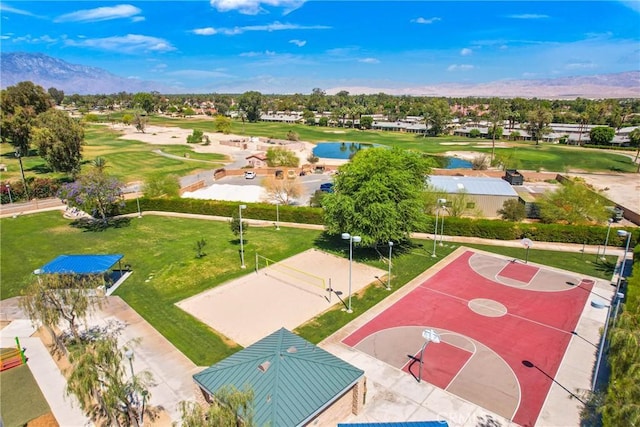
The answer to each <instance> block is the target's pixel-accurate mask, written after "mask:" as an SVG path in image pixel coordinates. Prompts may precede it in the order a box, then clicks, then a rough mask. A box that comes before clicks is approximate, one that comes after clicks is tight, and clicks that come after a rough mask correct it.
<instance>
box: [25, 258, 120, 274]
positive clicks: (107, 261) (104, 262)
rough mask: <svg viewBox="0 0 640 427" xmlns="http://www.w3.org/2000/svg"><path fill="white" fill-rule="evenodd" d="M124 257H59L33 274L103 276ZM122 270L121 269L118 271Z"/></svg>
mask: <svg viewBox="0 0 640 427" xmlns="http://www.w3.org/2000/svg"><path fill="white" fill-rule="evenodd" d="M123 257H124V255H122V254H111V255H60V256H58V257H57V258H56V259H54V260H53V261H50V262H48V263H47V264H45V265H43V266H42V267H40V268H39V269H37V270H35V271H34V273H35V274H80V275H82V274H103V273H106V272H107V271H109V270H110V269H111V267H113V266H114V265H115V264H116V263H119V262H120V260H121V259H122V258H123ZM120 270H122V268H121V269H120Z"/></svg>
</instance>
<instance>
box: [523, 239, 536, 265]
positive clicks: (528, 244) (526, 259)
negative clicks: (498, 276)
mask: <svg viewBox="0 0 640 427" xmlns="http://www.w3.org/2000/svg"><path fill="white" fill-rule="evenodd" d="M520 243H522V246H524V247H525V248H526V249H527V251H526V252H525V257H524V263H525V264H527V263H528V262H529V248H531V246H533V240H531V239H529V238H527V237H525V238H524V239H522V240H520Z"/></svg>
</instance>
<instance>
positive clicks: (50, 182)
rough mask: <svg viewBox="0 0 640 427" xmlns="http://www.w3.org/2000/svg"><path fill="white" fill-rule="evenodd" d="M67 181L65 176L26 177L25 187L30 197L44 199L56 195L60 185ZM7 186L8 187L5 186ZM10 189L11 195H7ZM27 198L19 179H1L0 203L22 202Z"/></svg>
mask: <svg viewBox="0 0 640 427" xmlns="http://www.w3.org/2000/svg"><path fill="white" fill-rule="evenodd" d="M67 182H69V179H67V178H60V179H57V178H34V177H32V176H31V177H28V178H27V187H28V190H29V198H30V199H34V198H35V199H46V198H49V197H56V196H57V194H58V190H59V189H60V187H61V186H62V185H63V184H65V183H67ZM7 186H8V187H7ZM9 190H11V197H9ZM26 200H27V192H26V191H25V188H24V184H23V183H22V180H19V181H6V182H5V181H3V182H1V183H0V203H2V204H6V203H10V202H24V201H26Z"/></svg>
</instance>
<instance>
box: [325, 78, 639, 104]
mask: <svg viewBox="0 0 640 427" xmlns="http://www.w3.org/2000/svg"><path fill="white" fill-rule="evenodd" d="M341 90H346V91H348V92H349V93H351V94H361V93H364V94H375V93H379V92H383V93H387V94H390V95H414V96H420V95H422V96H444V97H467V96H470V97H474V96H477V97H501V98H514V97H518V96H519V97H523V98H534V97H535V98H566V99H574V98H577V97H581V98H640V71H628V72H624V73H615V74H598V75H592V76H575V77H559V78H557V79H540V80H498V81H494V82H489V83H475V84H462V83H443V84H438V85H430V86H413V87H406V88H379V87H361V86H343V87H335V88H331V89H328V90H327V93H329V94H335V93H337V92H339V91H341Z"/></svg>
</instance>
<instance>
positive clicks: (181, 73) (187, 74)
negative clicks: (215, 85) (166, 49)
mask: <svg viewBox="0 0 640 427" xmlns="http://www.w3.org/2000/svg"><path fill="white" fill-rule="evenodd" d="M167 75H169V76H175V77H184V78H189V79H192V78H193V79H213V78H219V77H233V76H232V75H230V74H227V73H222V72H220V71H209V70H177V71H171V72H170V73H167Z"/></svg>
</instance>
